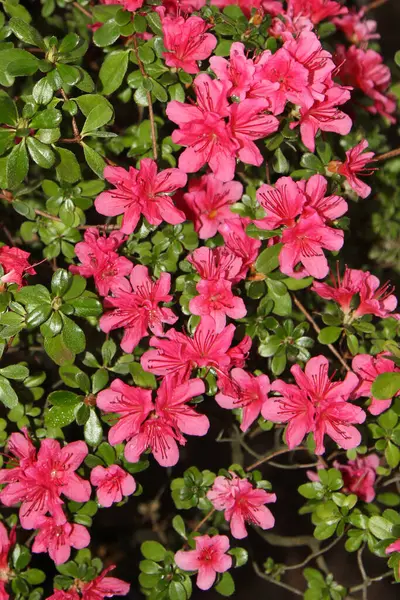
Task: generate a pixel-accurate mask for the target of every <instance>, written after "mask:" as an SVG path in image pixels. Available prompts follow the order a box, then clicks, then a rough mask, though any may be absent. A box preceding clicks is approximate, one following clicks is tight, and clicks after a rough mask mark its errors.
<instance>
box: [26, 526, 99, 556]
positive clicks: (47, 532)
mask: <svg viewBox="0 0 400 600" xmlns="http://www.w3.org/2000/svg"><path fill="white" fill-rule="evenodd" d="M36 526H37V528H38V532H37V534H36V536H35V540H34V542H33V546H32V552H35V553H38V552H48V553H49V556H50V558H51V559H52V560H53V561H54V562H55V564H56V565H61V564H62V563H65V562H66V561H67V560H69V557H70V555H71V548H76V549H77V550H81V549H82V548H86V547H87V546H88V545H89V543H90V535H89V532H88V530H87V529H86V527H84V526H83V525H78V524H77V523H68V521H67V520H66V518H65V515H62V516H61V515H60V516H58V517H41V518H40V519H38V522H37V525H36Z"/></svg>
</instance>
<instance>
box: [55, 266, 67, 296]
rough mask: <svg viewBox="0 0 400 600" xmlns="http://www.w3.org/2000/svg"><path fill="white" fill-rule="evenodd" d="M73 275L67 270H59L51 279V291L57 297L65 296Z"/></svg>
mask: <svg viewBox="0 0 400 600" xmlns="http://www.w3.org/2000/svg"><path fill="white" fill-rule="evenodd" d="M71 281H72V275H71V273H70V272H69V271H67V270H66V269H57V271H56V272H55V273H54V274H53V277H52V278H51V291H52V292H53V294H55V295H56V296H64V294H65V293H66V291H67V290H68V288H69V286H70V285H71Z"/></svg>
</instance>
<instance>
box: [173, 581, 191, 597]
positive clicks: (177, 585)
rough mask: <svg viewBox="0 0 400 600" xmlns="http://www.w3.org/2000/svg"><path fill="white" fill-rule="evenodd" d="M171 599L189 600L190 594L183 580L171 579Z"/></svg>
mask: <svg viewBox="0 0 400 600" xmlns="http://www.w3.org/2000/svg"><path fill="white" fill-rule="evenodd" d="M168 598H169V600H187V599H188V595H187V593H186V590H185V587H184V585H183V583H182V582H181V581H171V583H170V584H169V586H168Z"/></svg>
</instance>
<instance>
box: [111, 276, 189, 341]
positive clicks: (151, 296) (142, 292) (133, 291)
mask: <svg viewBox="0 0 400 600" xmlns="http://www.w3.org/2000/svg"><path fill="white" fill-rule="evenodd" d="M130 282H131V285H129V284H128V282H127V281H126V285H124V287H122V286H121V287H119V288H115V289H114V290H113V292H114V295H113V296H108V297H107V298H106V299H105V301H104V306H105V307H106V308H110V309H113V310H110V311H109V312H106V314H104V315H103V316H102V317H101V319H100V328H101V330H102V331H105V332H106V333H108V332H110V331H112V330H113V329H120V328H121V327H123V328H124V335H123V338H122V340H121V348H122V349H123V351H124V352H133V350H134V348H135V347H136V346H137V345H138V343H139V342H140V340H141V339H142V338H143V337H145V336H147V335H148V329H150V331H152V333H154V334H155V335H163V333H164V332H163V323H168V324H169V325H172V324H173V323H175V322H176V321H177V319H178V317H177V316H176V315H174V313H173V312H172V310H171V309H170V308H163V307H160V306H159V304H160V302H170V301H171V300H172V296H171V295H170V294H168V292H169V289H170V287H171V276H170V274H169V273H161V275H160V278H159V279H157V281H153V279H151V277H150V276H149V271H148V268H147V267H144V266H143V265H136V266H135V267H134V268H133V269H132V272H131V276H130Z"/></svg>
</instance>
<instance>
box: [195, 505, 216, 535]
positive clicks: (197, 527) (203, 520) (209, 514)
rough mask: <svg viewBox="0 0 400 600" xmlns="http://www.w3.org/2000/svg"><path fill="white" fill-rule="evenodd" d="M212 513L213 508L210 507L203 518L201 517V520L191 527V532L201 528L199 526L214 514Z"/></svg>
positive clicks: (213, 511)
mask: <svg viewBox="0 0 400 600" xmlns="http://www.w3.org/2000/svg"><path fill="white" fill-rule="evenodd" d="M214 513H215V508H212V509H211V510H210V511H209V512H208V513H207V514H206V516H205V517H204V518H203V519H202V520H201V521H199V522H198V523H197V525H196V527H195V528H194V529H193V533H194V532H195V531H199V529H201V528H202V527H203V525H204V523H207V521H208V519H210V518H211V517H212V516H213V514H214Z"/></svg>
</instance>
